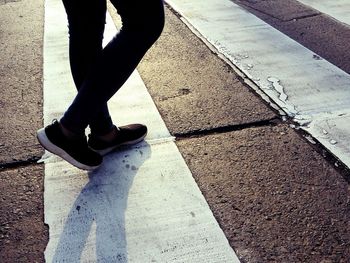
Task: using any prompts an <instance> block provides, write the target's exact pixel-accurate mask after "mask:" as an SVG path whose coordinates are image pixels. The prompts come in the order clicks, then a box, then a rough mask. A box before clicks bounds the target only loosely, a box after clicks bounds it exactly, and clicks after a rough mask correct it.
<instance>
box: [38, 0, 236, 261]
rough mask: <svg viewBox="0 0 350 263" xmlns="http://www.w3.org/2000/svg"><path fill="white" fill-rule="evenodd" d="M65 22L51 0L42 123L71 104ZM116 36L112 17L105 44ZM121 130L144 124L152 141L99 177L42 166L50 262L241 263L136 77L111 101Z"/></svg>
mask: <svg viewBox="0 0 350 263" xmlns="http://www.w3.org/2000/svg"><path fill="white" fill-rule="evenodd" d="M65 25H66V16H65V12H64V9H63V6H62V4H61V1H59V0H47V1H46V5H45V35H44V122H45V125H46V124H48V123H50V121H51V120H52V119H53V118H59V117H60V116H61V115H62V113H63V112H64V110H65V108H66V107H67V106H68V104H69V102H70V101H72V99H73V97H74V93H75V92H74V88H73V87H74V86H73V81H72V79H71V76H70V71H69V63H68V43H67V42H68V41H67V39H68V37H67V27H66V26H65ZM115 32H116V30H115V28H113V25H112V21H111V19H110V17H109V16H108V22H107V28H106V33H107V35H108V37H106V38H108V39H110V38H111V36H113V35H114V33H115ZM110 106H111V107H110V109H111V115H112V117H113V118H114V119H118V121H119V124H124V123H126V122H135V121H139V120H141V121H142V122H144V123H146V124H147V125H148V126H149V128H150V133H149V135H148V136H147V141H146V142H144V143H143V144H141V145H138V146H137V147H136V146H135V147H133V148H130V149H124V150H122V151H120V152H117V153H115V154H111V155H109V156H107V157H106V158H105V160H104V164H103V165H102V167H101V168H100V169H99V170H98V171H95V172H91V173H86V172H83V171H81V170H78V169H76V168H74V167H72V166H70V165H69V164H67V163H66V162H64V161H62V160H61V159H59V158H58V157H50V158H46V159H45V192H44V202H45V222H46V223H47V224H48V225H49V228H50V239H49V243H48V246H47V248H46V251H45V259H46V262H161V263H163V262H218V263H219V262H220V263H221V262H239V261H238V258H237V256H236V255H235V253H234V251H233V250H232V248H231V247H230V246H229V244H228V241H227V239H226V237H225V235H224V234H223V232H222V230H221V229H220V227H219V225H218V223H217V222H216V220H215V218H214V216H213V214H212V212H211V211H210V209H209V206H208V204H207V203H206V201H205V199H204V197H203V196H202V194H201V192H200V190H199V188H198V186H197V185H196V183H195V181H194V179H193V177H192V175H191V172H190V171H189V169H188V167H187V165H186V163H185V162H184V160H183V158H182V156H181V154H180V153H179V151H178V149H177V147H176V145H175V143H174V141H173V138H172V137H171V135H170V134H169V131H168V130H167V128H166V126H165V124H164V122H163V120H162V119H161V117H160V115H159V113H158V111H157V109H156V107H155V105H154V103H153V101H152V99H151V97H150V95H149V94H148V92H147V89H146V87H145V86H144V84H143V82H142V81H141V79H140V77H139V75H138V73H137V72H134V74H133V75H132V77H131V78H130V79H129V80H128V82H127V83H126V84H125V85H124V86H123V88H122V90H120V92H118V94H117V95H116V96H115V97H114V98H113V99H112V100H111V101H110Z"/></svg>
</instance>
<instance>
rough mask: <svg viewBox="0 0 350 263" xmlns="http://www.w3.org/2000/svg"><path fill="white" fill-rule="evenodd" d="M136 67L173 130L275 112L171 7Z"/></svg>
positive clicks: (241, 121) (249, 119)
mask: <svg viewBox="0 0 350 263" xmlns="http://www.w3.org/2000/svg"><path fill="white" fill-rule="evenodd" d="M166 14H167V19H166V26H165V29H164V32H163V34H162V36H161V38H160V39H159V40H158V42H157V43H156V44H155V46H153V47H152V48H151V49H150V50H149V52H148V53H147V54H146V56H145V58H144V59H143V61H142V63H141V64H140V66H139V67H138V69H139V72H140V74H141V76H142V78H143V80H144V82H145V84H146V86H147V88H148V90H149V92H150V93H151V95H152V97H153V99H154V101H155V103H156V105H157V107H158V109H159V111H160V112H161V115H162V117H163V119H164V121H165V122H166V124H167V126H168V128H169V130H170V132H171V133H172V134H183V133H189V132H191V131H193V130H209V129H213V128H218V127H225V126H231V125H240V124H245V123H252V122H257V121H263V120H270V119H272V118H275V117H276V116H277V115H276V114H275V113H274V112H273V111H272V110H270V109H269V107H267V106H266V105H265V104H264V103H263V102H262V100H261V99H260V98H258V97H257V96H256V95H255V94H253V92H252V91H251V90H249V88H248V87H246V86H244V85H243V84H242V83H241V81H240V79H239V78H238V76H237V75H236V74H235V73H234V72H233V70H232V69H231V68H230V67H229V66H227V65H226V64H225V63H224V62H223V61H222V60H221V59H220V58H218V57H217V55H215V54H213V53H212V52H210V51H209V49H208V47H207V46H206V45H205V44H204V43H202V42H201V41H200V40H199V39H198V38H197V37H196V36H195V35H194V34H193V33H192V32H191V31H190V30H189V29H188V28H187V27H186V26H185V25H184V24H183V22H182V21H181V20H180V19H179V18H178V17H176V16H175V15H174V14H173V13H172V12H171V11H169V10H167V13H166Z"/></svg>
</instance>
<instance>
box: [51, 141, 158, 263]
mask: <svg viewBox="0 0 350 263" xmlns="http://www.w3.org/2000/svg"><path fill="white" fill-rule="evenodd" d="M150 157H151V148H150V146H149V144H147V143H145V142H144V143H143V144H142V145H140V147H137V148H132V149H124V150H121V151H118V152H116V153H113V154H110V155H108V156H106V157H105V158H104V163H103V165H102V167H100V168H99V169H98V170H97V171H94V172H91V173H89V174H88V176H89V182H88V183H87V185H86V186H85V187H84V188H83V189H82V190H81V192H80V194H79V195H78V197H77V198H76V201H75V202H74V204H73V206H72V208H71V210H70V212H69V215H68V217H67V220H66V222H65V226H64V229H63V231H62V233H61V237H60V239H59V242H58V245H57V248H56V251H55V255H54V257H53V262H80V261H81V258H82V257H84V258H86V259H90V260H94V258H95V257H96V261H97V262H128V258H127V241H126V236H125V211H126V208H127V204H128V195H129V191H130V188H131V186H132V184H133V180H134V178H135V176H136V175H137V172H138V170H139V167H140V166H141V165H142V164H143V163H144V162H145V161H146V160H147V159H149V158H150ZM94 252H95V253H94ZM85 253H86V254H85Z"/></svg>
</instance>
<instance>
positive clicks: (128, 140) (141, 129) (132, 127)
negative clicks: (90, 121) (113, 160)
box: [88, 124, 147, 155]
mask: <svg viewBox="0 0 350 263" xmlns="http://www.w3.org/2000/svg"><path fill="white" fill-rule="evenodd" d="M114 129H115V130H116V133H117V136H116V137H115V139H114V140H113V141H112V142H106V141H103V140H101V139H99V138H97V137H96V136H94V135H93V134H90V135H89V140H88V145H89V147H90V148H91V149H92V150H94V151H96V152H98V153H99V154H101V155H106V154H107V153H109V152H111V151H113V150H115V149H116V148H118V147H120V146H123V145H132V144H136V143H138V142H140V141H142V140H143V139H144V138H145V137H146V135H147V127H146V126H145V125H142V124H129V125H126V126H121V127H119V128H118V127H116V126H114Z"/></svg>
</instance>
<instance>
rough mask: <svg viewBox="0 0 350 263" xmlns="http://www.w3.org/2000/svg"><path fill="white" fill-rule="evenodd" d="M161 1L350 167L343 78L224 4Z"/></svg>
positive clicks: (348, 104)
mask: <svg viewBox="0 0 350 263" xmlns="http://www.w3.org/2000/svg"><path fill="white" fill-rule="evenodd" d="M167 2H168V4H169V5H171V6H172V7H173V8H174V9H175V10H176V11H177V12H178V13H179V14H180V15H181V16H182V19H183V20H184V21H185V23H186V24H188V25H189V27H190V28H191V29H192V30H193V31H194V32H195V33H196V34H197V35H199V36H200V37H201V38H202V39H203V40H204V42H206V43H207V44H208V45H209V46H211V48H214V49H216V50H217V52H218V53H219V54H223V55H224V56H225V58H226V59H227V60H229V61H230V62H231V63H233V64H234V66H236V67H237V68H239V70H241V71H242V72H244V74H245V75H246V76H247V77H248V78H249V79H250V80H252V81H253V82H254V84H253V86H254V85H257V86H258V87H259V89H260V90H259V89H258V92H260V94H261V91H263V92H264V93H265V94H266V95H267V96H268V97H269V98H270V99H271V100H272V101H274V102H275V103H276V104H277V105H278V106H279V107H280V108H281V109H283V110H284V111H285V112H286V113H287V114H288V115H289V116H290V117H293V118H294V120H295V121H296V122H298V123H299V124H300V125H301V128H302V129H304V130H306V131H308V132H309V133H310V134H311V135H312V136H313V137H314V138H316V139H317V140H318V141H320V142H321V143H322V144H323V145H324V146H325V147H327V148H328V149H329V150H330V151H331V152H332V153H333V154H335V155H336V156H337V157H338V158H339V159H340V160H341V161H342V162H343V163H344V164H346V165H347V166H348V167H350V148H349V141H350V125H346V124H347V123H349V121H350V92H349V87H350V75H349V74H347V73H345V72H344V71H342V70H341V69H339V68H337V67H336V66H334V65H332V64H331V63H329V62H328V61H326V60H324V59H322V58H320V57H319V56H317V55H315V54H314V53H313V52H311V51H310V50H308V49H307V48H305V47H303V46H302V45H300V44H299V43H297V42H295V41H294V40H292V39H290V38H289V37H287V36H285V35H284V34H282V33H281V32H279V31H278V30H276V29H274V28H273V27H271V26H270V25H268V24H266V23H265V22H264V21H262V20H260V19H258V18H257V17H255V16H254V15H252V14H250V13H249V12H248V11H246V10H244V9H243V8H241V7H239V6H238V5H236V4H234V3H233V2H231V1H229V0H221V1H219V2H218V1H215V0H202V1H194V0H193V1H188V0H167ZM269 80H274V81H273V82H271V81H269ZM276 84H278V85H276ZM276 87H278V89H276ZM323 130H326V131H327V135H325V134H324V133H323V132H322V131H323Z"/></svg>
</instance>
